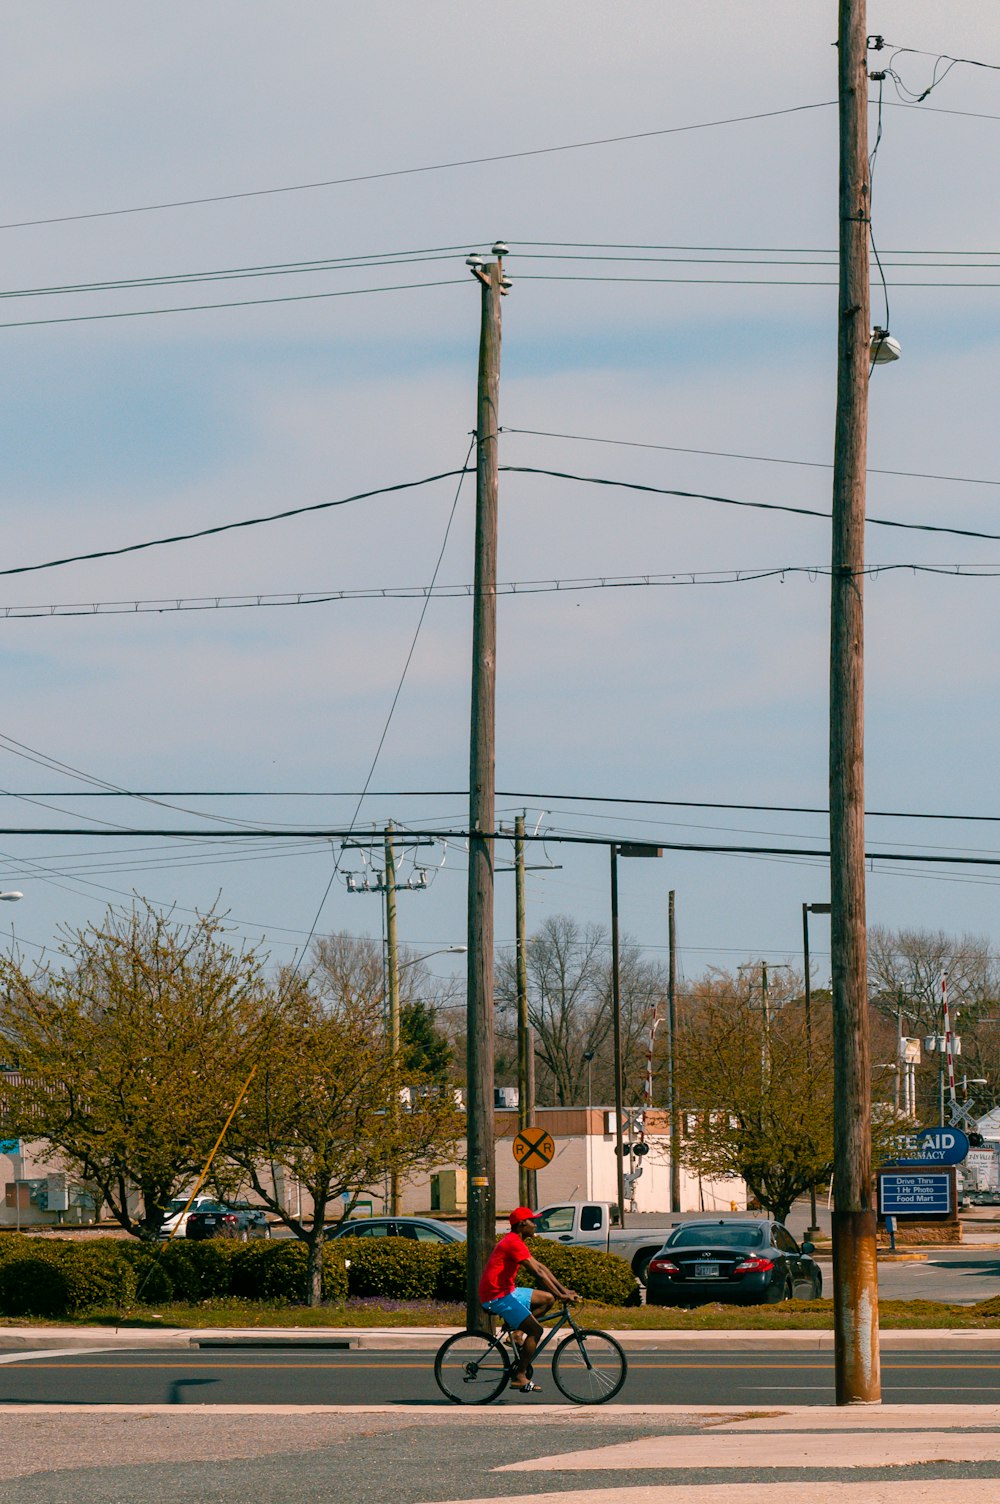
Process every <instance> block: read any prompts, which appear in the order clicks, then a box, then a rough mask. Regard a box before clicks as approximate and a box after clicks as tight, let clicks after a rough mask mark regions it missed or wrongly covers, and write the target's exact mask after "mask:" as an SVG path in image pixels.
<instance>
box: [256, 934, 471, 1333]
mask: <svg viewBox="0 0 1000 1504" xmlns="http://www.w3.org/2000/svg"><path fill="white" fill-rule="evenodd" d="M335 949H336V952H337V954H339V956H340V960H341V962H342V963H343V964H342V965H341V966H339V967H338V966H337V965H335V964H332V963H333V961H334V960H335V956H334V954H333V952H332V951H331V949H330V948H328V949H327V956H326V962H327V964H326V965H324V967H323V968H322V970H321V972H319V973H317V975H315V976H314V977H312V978H309V979H303V978H301V977H291V976H286V977H285V978H283V980H282V985H281V989H280V991H281V998H282V1002H281V1006H280V1007H279V1008H276V1009H275V1011H274V1014H273V1017H272V1020H271V1022H270V1024H269V1027H268V1031H267V1042H266V1048H265V1049H264V1050H262V1053H261V1060H260V1065H259V1067H258V1070H257V1073H256V1076H255V1078H254V1081H253V1083H252V1085H251V1088H250V1091H249V1092H248V1094H247V1097H246V1100H245V1102H244V1104H243V1106H242V1107H241V1109H240V1112H239V1113H238V1115H237V1117H236V1119H235V1121H234V1123H233V1127H232V1130H231V1132H230V1134H229V1136H228V1137H227V1140H226V1153H227V1156H228V1158H229V1159H230V1160H231V1161H232V1162H233V1163H234V1164H236V1165H237V1166H238V1167H239V1168H240V1170H241V1171H242V1172H243V1174H244V1175H245V1176H246V1178H247V1180H248V1181H249V1183H250V1185H251V1186H252V1187H253V1189H254V1191H255V1192H256V1194H257V1196H258V1198H259V1199H260V1201H261V1202H263V1204H264V1205H265V1206H267V1207H269V1208H270V1210H271V1211H272V1212H274V1213H275V1214H276V1215H277V1216H278V1217H280V1218H281V1220H282V1221H283V1222H284V1223H285V1224H286V1226H288V1227H289V1228H290V1229H291V1231H292V1233H293V1234H294V1235H295V1237H297V1238H300V1239H301V1240H302V1241H303V1242H304V1243H305V1244H306V1246H307V1248H308V1251H309V1264H308V1291H309V1295H308V1299H309V1303H310V1304H311V1305H312V1304H317V1303H318V1302H319V1301H320V1300H321V1299H322V1268H323V1262H322V1260H323V1243H324V1240H325V1234H326V1223H327V1221H328V1220H329V1219H330V1217H331V1210H332V1208H333V1206H334V1205H339V1203H340V1202H341V1200H342V1198H344V1197H345V1196H346V1197H347V1198H348V1202H349V1203H350V1202H351V1201H353V1200H356V1199H357V1197H358V1195H359V1194H361V1193H362V1192H363V1191H365V1190H371V1189H375V1188H376V1187H380V1186H381V1185H382V1184H384V1182H385V1180H386V1178H387V1177H388V1176H389V1175H390V1174H396V1175H399V1176H405V1175H407V1174H410V1173H413V1172H414V1171H416V1170H420V1169H426V1168H429V1167H430V1166H432V1165H434V1164H439V1163H441V1161H442V1159H446V1158H448V1157H449V1156H451V1155H452V1154H453V1153H454V1151H455V1147H456V1144H457V1141H458V1139H459V1138H460V1137H461V1135H462V1133H463V1132H464V1117H463V1116H462V1114H461V1113H460V1112H459V1111H458V1109H457V1107H456V1105H455V1100H454V1094H453V1092H452V1091H451V1090H450V1089H447V1088H443V1087H442V1085H441V1083H440V1081H439V1080H437V1079H435V1078H434V1076H433V1075H432V1074H431V1073H429V1072H428V1071H427V1070H421V1069H417V1068H416V1067H415V1066H413V1065H410V1064H408V1063H407V1061H406V1058H405V1057H406V1051H405V1049H401V1050H400V1051H399V1055H398V1057H396V1058H393V1054H392V1051H391V1050H390V1048H389V1046H388V1040H387V1031H386V1021H385V1014H384V1009H383V1005H382V998H381V990H380V987H379V986H377V985H374V983H375V981H377V978H376V974H375V971H374V968H369V967H368V966H367V964H366V958H365V956H364V954H363V953H361V954H359V953H358V951H357V949H356V948H355V947H353V946H351V945H350V944H348V943H347V937H338V944H337V946H336V948H335ZM362 951H363V947H362ZM366 980H367V985H366ZM300 1203H301V1204H302V1205H304V1206H305V1207H306V1209H307V1213H308V1214H306V1213H304V1212H303V1211H301V1210H300V1209H299V1208H300Z"/></svg>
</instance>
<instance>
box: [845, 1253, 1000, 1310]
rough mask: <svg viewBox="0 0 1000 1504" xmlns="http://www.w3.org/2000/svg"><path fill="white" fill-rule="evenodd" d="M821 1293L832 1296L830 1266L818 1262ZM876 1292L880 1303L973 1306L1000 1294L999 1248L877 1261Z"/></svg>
mask: <svg viewBox="0 0 1000 1504" xmlns="http://www.w3.org/2000/svg"><path fill="white" fill-rule="evenodd" d="M819 1262H820V1267H821V1269H822V1270H823V1293H824V1295H832V1293H833V1265H832V1264H831V1263H830V1262H829V1260H822V1259H821V1260H820V1261H819ZM878 1289H879V1295H880V1296H881V1297H882V1299H883V1300H943V1301H948V1302H949V1303H952V1304H955V1305H972V1304H974V1303H975V1302H976V1301H979V1300H988V1299H989V1298H990V1297H991V1296H993V1295H1000V1248H984V1249H981V1250H977V1249H976V1248H975V1247H973V1246H970V1247H966V1248H955V1249H948V1250H944V1249H942V1250H941V1251H937V1250H935V1251H934V1252H931V1253H929V1254H928V1255H927V1258H926V1260H922V1259H921V1260H919V1261H915V1262H913V1263H909V1262H900V1263H893V1262H892V1261H891V1260H889V1259H880V1260H879V1266H878Z"/></svg>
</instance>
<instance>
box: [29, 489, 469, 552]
mask: <svg viewBox="0 0 1000 1504" xmlns="http://www.w3.org/2000/svg"><path fill="white" fill-rule="evenodd" d="M468 473H469V472H468V471H467V470H464V469H463V470H442V471H441V472H440V473H439V474H437V475H425V476H422V477H421V478H420V479H419V480H404V481H398V482H396V483H395V484H394V485H391V486H376V487H374V488H373V489H371V490H368V491H356V492H354V494H353V495H351V496H340V497H338V498H337V500H336V501H315V502H310V503H309V504H308V505H306V506H301V507H287V508H286V509H285V510H284V511H281V512H270V513H268V514H267V515H266V516H263V517H247V518H244V519H242V520H241V521H238V522H220V523H217V524H215V526H213V527H200V528H195V529H193V530H192V531H191V532H188V533H172V534H169V535H168V536H166V537H163V538H152V539H149V540H147V541H146V542H144V543H126V544H123V545H122V546H121V547H119V548H102V549H95V550H93V551H92V552H90V553H83V554H67V555H65V556H64V557H63V558H61V559H51V560H49V561H48V562H47V563H45V564H21V565H17V566H15V567H14V568H9V569H0V575H5V574H32V573H34V572H35V571H37V570H40V569H58V568H60V567H61V566H62V565H64V564H83V563H88V562H89V561H90V560H92V559H112V558H116V557H118V555H120V554H133V553H138V552H140V551H141V550H142V549H147V548H163V547H164V546H165V545H167V544H172V543H189V542H191V541H192V540H193V539H195V538H211V537H213V536H215V535H216V534H217V533H229V532H234V531H235V530H236V529H238V528H244V527H260V526H262V525H263V524H264V523H268V522H283V521H284V520H285V519H286V518H289V517H303V516H305V514H306V513H308V512H326V511H329V510H330V509H331V508H333V507H346V506H349V505H350V504H351V503H352V502H355V501H370V500H371V499H372V498H373V497H375V496H390V495H392V494H394V493H395V492H398V491H413V490H416V489H417V488H419V487H420V486H429V485H433V484H434V482H435V481H439V480H451V479H452V478H453V477H454V476H456V475H466V474H468Z"/></svg>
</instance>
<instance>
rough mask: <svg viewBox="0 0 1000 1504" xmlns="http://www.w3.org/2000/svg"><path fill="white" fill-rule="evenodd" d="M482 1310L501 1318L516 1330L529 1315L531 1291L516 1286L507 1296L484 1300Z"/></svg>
mask: <svg viewBox="0 0 1000 1504" xmlns="http://www.w3.org/2000/svg"><path fill="white" fill-rule="evenodd" d="M483 1310H484V1311H489V1312H490V1314H491V1315H493V1316H502V1317H503V1319H504V1321H506V1323H507V1325H508V1326H509V1327H511V1328H512V1329H514V1330H516V1329H517V1328H518V1327H519V1326H520V1325H521V1324H522V1322H524V1321H526V1320H527V1318H528V1317H529V1316H530V1315H531V1291H530V1290H526V1289H524V1288H523V1287H522V1286H521V1285H516V1286H515V1287H514V1289H513V1290H511V1292H510V1294H509V1295H501V1296H499V1297H498V1298H497V1299H496V1300H484V1301H483Z"/></svg>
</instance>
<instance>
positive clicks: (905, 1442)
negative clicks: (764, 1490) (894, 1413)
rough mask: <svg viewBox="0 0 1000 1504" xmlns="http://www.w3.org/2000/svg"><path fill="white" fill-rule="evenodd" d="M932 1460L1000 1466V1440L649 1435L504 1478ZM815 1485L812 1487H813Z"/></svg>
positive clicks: (538, 1463) (901, 1435) (546, 1461)
mask: <svg viewBox="0 0 1000 1504" xmlns="http://www.w3.org/2000/svg"><path fill="white" fill-rule="evenodd" d="M927 1462H1000V1434H997V1433H996V1432H983V1431H977V1432H974V1433H962V1432H957V1431H952V1432H948V1431H925V1432H923V1433H920V1432H914V1431H907V1432H897V1433H895V1434H894V1435H892V1436H884V1435H883V1436H880V1435H878V1434H875V1433H868V1434H865V1433H859V1434H857V1435H854V1436H852V1437H851V1438H850V1441H849V1442H848V1441H847V1439H846V1438H845V1437H844V1436H843V1435H842V1434H841V1435H837V1434H833V1435H827V1434H824V1433H822V1432H818V1431H814V1432H811V1433H809V1432H804V1433H794V1432H793V1433H786V1434H784V1435H783V1434H781V1433H773V1432H772V1433H771V1434H769V1435H760V1434H756V1435H755V1434H753V1433H752V1432H748V1433H746V1434H744V1435H733V1434H732V1433H731V1432H729V1433H726V1434H720V1433H719V1432H715V1433H714V1434H713V1433H711V1432H706V1433H703V1434H702V1435H700V1436H643V1437H639V1438H637V1439H636V1440H635V1441H627V1442H620V1443H617V1444H614V1445H612V1446H603V1447H593V1448H587V1449H586V1450H584V1451H578V1452H564V1453H562V1454H559V1453H555V1454H553V1455H551V1456H548V1457H539V1458H535V1459H534V1460H532V1461H529V1462H508V1463H505V1464H504V1465H503V1466H502V1467H499V1468H497V1469H496V1471H497V1472H500V1473H529V1472H594V1471H597V1470H600V1471H602V1472H603V1471H609V1472H616V1471H621V1470H622V1469H625V1468H629V1469H636V1468H737V1467H738V1468H757V1467H766V1468H784V1467H803V1468H805V1467H838V1468H843V1467H903V1466H910V1465H913V1464H915V1463H927ZM810 1487H811V1485H810Z"/></svg>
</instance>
